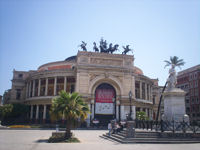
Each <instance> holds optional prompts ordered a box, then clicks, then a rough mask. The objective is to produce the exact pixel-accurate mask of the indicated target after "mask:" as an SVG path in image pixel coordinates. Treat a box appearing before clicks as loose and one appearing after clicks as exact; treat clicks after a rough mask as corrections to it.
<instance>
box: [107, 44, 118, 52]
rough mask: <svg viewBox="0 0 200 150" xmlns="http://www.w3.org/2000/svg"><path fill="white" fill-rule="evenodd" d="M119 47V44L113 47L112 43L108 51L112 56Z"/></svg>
mask: <svg viewBox="0 0 200 150" xmlns="http://www.w3.org/2000/svg"><path fill="white" fill-rule="evenodd" d="M118 47H119V45H118V44H115V45H114V46H113V47H112V43H111V44H110V46H109V49H108V51H109V52H110V53H111V54H112V53H113V52H115V51H117V50H118Z"/></svg>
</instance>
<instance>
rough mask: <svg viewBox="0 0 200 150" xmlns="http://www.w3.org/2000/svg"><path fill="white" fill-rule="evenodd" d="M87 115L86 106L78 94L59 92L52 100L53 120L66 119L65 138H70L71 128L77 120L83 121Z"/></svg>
mask: <svg viewBox="0 0 200 150" xmlns="http://www.w3.org/2000/svg"><path fill="white" fill-rule="evenodd" d="M88 113H89V108H88V105H87V104H86V103H85V102H84V101H83V99H82V98H81V96H80V95H79V94H78V93H75V92H74V93H66V92H65V91H61V92H60V93H59V96H58V97H56V98H54V99H53V100H52V106H51V111H50V114H51V117H52V119H54V120H61V119H66V122H67V123H66V132H65V138H67V139H69V138H71V136H72V133H71V128H72V126H73V125H74V123H75V122H77V121H78V120H79V119H80V120H81V121H84V120H85V119H86V118H87V114H88Z"/></svg>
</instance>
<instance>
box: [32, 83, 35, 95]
mask: <svg viewBox="0 0 200 150" xmlns="http://www.w3.org/2000/svg"><path fill="white" fill-rule="evenodd" d="M34 96H35V80H33V90H32V97H34Z"/></svg>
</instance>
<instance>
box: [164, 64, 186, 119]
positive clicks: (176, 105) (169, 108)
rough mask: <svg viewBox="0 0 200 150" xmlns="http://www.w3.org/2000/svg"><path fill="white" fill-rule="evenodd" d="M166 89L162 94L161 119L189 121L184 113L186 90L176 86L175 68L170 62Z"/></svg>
mask: <svg viewBox="0 0 200 150" xmlns="http://www.w3.org/2000/svg"><path fill="white" fill-rule="evenodd" d="M167 83H168V84H167V89H166V91H165V92H164V93H163V96H164V116H162V119H163V120H165V121H173V120H174V121H176V122H182V121H183V119H185V121H187V122H188V121H189V118H188V117H186V115H185V114H186V113H185V94H186V92H185V91H183V90H181V89H179V88H176V83H177V79H176V70H175V65H174V64H172V65H171V68H170V69H169V77H168V79H167Z"/></svg>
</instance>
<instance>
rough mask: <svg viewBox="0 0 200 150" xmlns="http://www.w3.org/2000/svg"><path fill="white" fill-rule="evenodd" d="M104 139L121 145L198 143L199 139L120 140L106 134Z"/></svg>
mask: <svg viewBox="0 0 200 150" xmlns="http://www.w3.org/2000/svg"><path fill="white" fill-rule="evenodd" d="M103 136H104V137H106V138H109V139H112V140H114V141H116V142H119V143H123V144H128V143H129V144H131V143H171V144H177V143H200V139H199V138H196V139H195V138H191V139H184V138H173V139H172V138H122V137H119V136H118V135H114V136H113V135H111V136H108V135H107V134H104V135H103Z"/></svg>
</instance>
